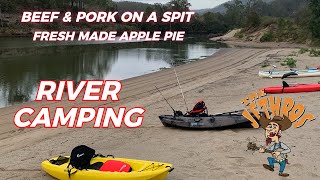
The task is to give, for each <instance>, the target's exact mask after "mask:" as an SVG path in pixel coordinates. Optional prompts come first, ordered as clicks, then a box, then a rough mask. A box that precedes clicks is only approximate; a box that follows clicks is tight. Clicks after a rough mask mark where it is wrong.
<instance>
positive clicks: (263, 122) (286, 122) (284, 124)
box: [259, 114, 292, 131]
mask: <svg viewBox="0 0 320 180" xmlns="http://www.w3.org/2000/svg"><path fill="white" fill-rule="evenodd" d="M259 121H260V127H262V128H263V129H266V127H267V126H268V124H269V123H271V122H274V123H277V124H279V125H280V126H281V131H285V130H287V129H289V128H290V127H291V125H292V122H291V121H290V119H289V118H288V117H287V116H283V118H282V117H280V116H275V117H273V119H272V120H269V119H268V118H267V117H266V115H265V114H263V115H262V116H261V117H260V120H259Z"/></svg>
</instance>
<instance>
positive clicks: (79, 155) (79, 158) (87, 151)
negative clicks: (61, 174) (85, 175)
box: [68, 145, 96, 177]
mask: <svg viewBox="0 0 320 180" xmlns="http://www.w3.org/2000/svg"><path fill="white" fill-rule="evenodd" d="M95 152H96V151H95V150H94V149H92V148H90V147H88V146H85V145H80V146H77V147H75V148H73V150H72V151H71V156H70V163H69V165H68V174H69V177H70V175H71V174H74V173H75V172H73V173H71V169H73V168H76V169H78V170H82V169H88V167H89V166H90V161H91V159H92V158H93V157H95ZM69 166H71V167H72V168H71V169H69Z"/></svg>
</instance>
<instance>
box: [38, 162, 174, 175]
mask: <svg viewBox="0 0 320 180" xmlns="http://www.w3.org/2000/svg"><path fill="white" fill-rule="evenodd" d="M65 157H66V158H67V159H66V161H64V162H62V163H53V162H55V160H57V157H56V158H52V159H50V160H46V161H43V162H42V164H41V166H42V169H43V170H44V171H45V172H47V173H48V174H50V175H51V176H53V177H55V178H57V179H60V180H90V179H92V180H125V179H126V180H141V179H145V180H164V179H165V178H166V176H167V175H168V173H169V172H171V171H172V170H173V167H172V165H171V164H168V163H162V162H152V161H143V160H135V159H124V158H113V157H95V158H93V159H92V160H91V162H90V164H92V165H93V168H92V169H88V170H78V171H77V172H76V173H74V174H72V175H71V176H70V178H69V176H68V172H67V169H68V168H67V166H68V163H69V156H65ZM108 160H117V161H122V162H124V163H127V164H129V165H130V166H131V168H132V171H131V172H104V171H99V167H98V168H97V167H96V166H95V165H94V164H99V163H101V164H102V163H104V162H106V161H108ZM57 164H58V165H57ZM73 171H76V170H73Z"/></svg>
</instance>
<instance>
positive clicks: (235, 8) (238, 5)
mask: <svg viewBox="0 0 320 180" xmlns="http://www.w3.org/2000/svg"><path fill="white" fill-rule="evenodd" d="M224 6H225V8H226V9H227V11H226V15H225V16H226V20H227V23H228V24H230V25H232V26H233V27H232V28H234V27H241V26H242V25H243V23H244V13H245V6H244V5H243V4H242V1H240V0H235V1H234V3H232V4H229V3H227V4H225V5H224Z"/></svg>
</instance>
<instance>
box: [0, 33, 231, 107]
mask: <svg viewBox="0 0 320 180" xmlns="http://www.w3.org/2000/svg"><path fill="white" fill-rule="evenodd" d="M221 47H225V45H223V44H217V43H215V42H211V41H208V40H207V39H204V38H199V37H197V38H188V39H186V40H185V41H184V42H128V43H101V42H100V43H95V44H90V43H88V42H86V44H75V43H65V44H63V45H61V44H57V43H39V42H38V43H36V42H32V40H31V38H14V39H0V107H6V106H10V105H12V104H15V103H20V102H24V101H32V100H34V98H35V95H36V92H37V88H38V83H39V81H40V80H74V81H75V82H78V81H80V80H87V79H117V80H123V79H127V78H131V77H135V76H140V75H143V74H148V73H151V72H155V71H159V70H161V69H162V68H170V67H172V66H173V65H175V66H177V65H180V64H184V63H189V62H192V61H196V60H201V59H203V58H205V57H207V56H210V55H212V54H214V53H216V52H217V51H218V50H219V48H221Z"/></svg>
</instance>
